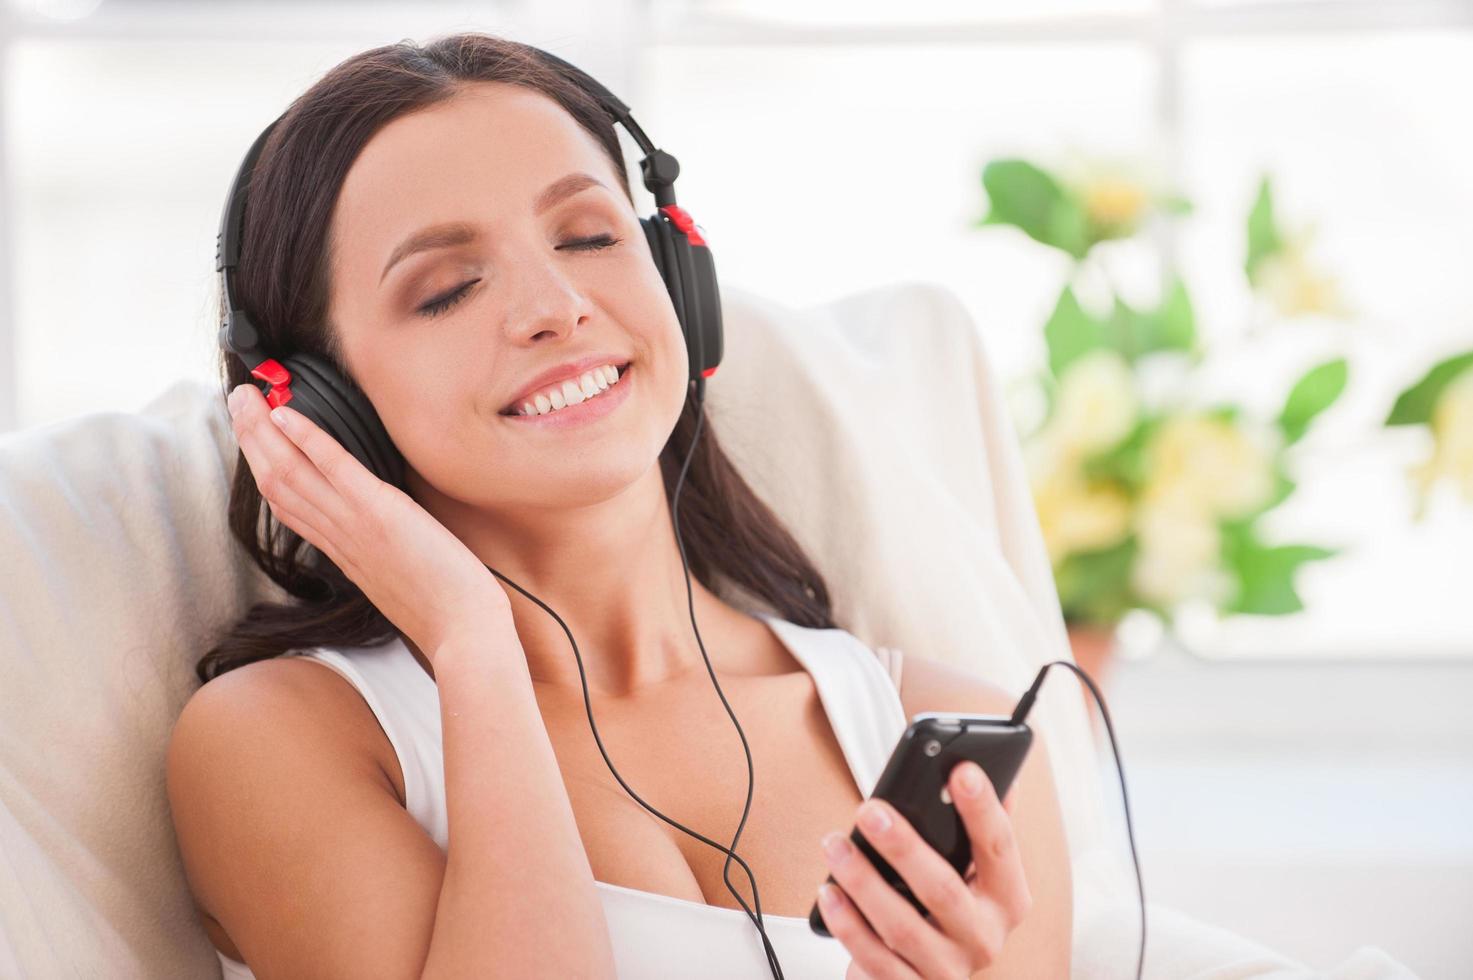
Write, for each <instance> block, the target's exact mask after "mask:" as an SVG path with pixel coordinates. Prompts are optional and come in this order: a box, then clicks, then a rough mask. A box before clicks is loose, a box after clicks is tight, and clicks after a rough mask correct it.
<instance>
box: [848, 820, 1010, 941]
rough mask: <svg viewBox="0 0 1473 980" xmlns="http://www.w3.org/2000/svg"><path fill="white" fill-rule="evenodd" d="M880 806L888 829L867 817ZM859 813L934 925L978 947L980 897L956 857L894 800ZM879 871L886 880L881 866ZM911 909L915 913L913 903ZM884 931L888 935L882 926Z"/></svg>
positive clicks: (863, 827)
mask: <svg viewBox="0 0 1473 980" xmlns="http://www.w3.org/2000/svg"><path fill="white" fill-rule="evenodd" d="M876 811H877V812H878V813H879V814H880V815H882V816H884V817H886V818H888V825H887V826H886V827H884V828H883V829H881V828H880V827H879V826H878V825H873V826H872V825H870V824H868V823H867V822H866V821H867V819H868V818H869V816H870V814H872V813H874V812H876ZM859 813H860V822H859V830H860V833H862V834H863V835H864V839H865V840H867V841H869V843H870V846H871V847H873V848H874V849H875V850H876V851H877V852H879V855H880V857H882V858H884V859H885V861H886V862H887V863H888V864H889V865H890V867H892V868H894V869H895V871H896V873H897V874H899V875H900V877H901V879H902V880H903V881H904V882H905V884H906V886H907V887H909V888H910V890H911V892H912V893H913V894H914V895H915V897H916V898H918V899H920V902H921V904H922V905H924V906H925V907H926V911H927V912H928V913H929V914H930V916H931V917H932V918H933V919H934V920H935V923H934V925H933V928H934V929H936V930H939V931H940V932H941V933H942V934H943V935H944V936H946V937H947V938H949V939H950V940H952V941H953V942H954V944H955V946H956V947H959V948H960V949H962V950H972V949H977V948H978V947H979V946H980V945H981V943H982V940H983V938H984V937H983V932H982V923H981V922H979V919H978V911H977V896H976V894H975V893H974V892H973V891H972V889H971V888H970V887H968V885H967V883H966V882H965V881H963V880H962V876H961V875H960V874H959V873H958V872H957V870H956V869H955V868H953V867H952V866H951V862H950V861H947V860H946V858H944V857H942V856H941V854H940V853H939V852H937V850H936V849H935V848H934V847H932V846H931V845H930V843H928V842H927V841H926V839H925V838H924V837H922V836H921V835H920V832H919V831H917V830H916V829H915V827H914V825H912V824H911V822H910V821H909V820H907V819H906V818H905V816H904V815H903V814H901V813H900V812H899V811H898V810H896V809H895V808H894V807H893V806H891V805H890V803H889V802H887V801H885V800H881V799H870V800H867V801H865V803H864V804H863V805H862V806H861V807H860V808H859ZM875 874H876V875H877V876H878V877H879V878H880V880H881V881H882V882H883V881H884V876H883V875H880V874H879V872H878V870H876V871H875ZM886 890H887V891H889V892H890V893H891V894H894V888H893V886H890V885H889V884H888V883H886ZM850 894H855V900H856V901H857V902H859V904H860V906H861V907H865V906H864V901H863V895H859V894H856V893H855V892H854V891H853V889H850ZM896 897H897V898H899V900H900V901H901V902H902V904H904V905H905V906H906V907H907V908H910V903H909V902H906V901H905V900H904V899H903V898H900V897H899V896H898V895H897V896H896ZM911 911H912V912H914V911H915V910H914V908H911ZM917 914H919V913H917ZM923 921H924V919H923ZM881 935H884V931H883V930H881ZM902 952H904V951H903V950H902Z"/></svg>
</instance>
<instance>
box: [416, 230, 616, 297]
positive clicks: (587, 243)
mask: <svg viewBox="0 0 1473 980" xmlns="http://www.w3.org/2000/svg"><path fill="white" fill-rule="evenodd" d="M623 240H624V239H622V238H615V237H613V236H612V235H598V236H595V237H593V238H580V239H578V240H577V241H573V242H564V243H563V244H562V245H559V246H558V248H560V249H561V248H569V249H572V250H573V251H575V252H597V251H600V250H601V249H605V248H613V247H614V246H615V245H618V244H619V243H620V242H622V241H623ZM480 281H481V280H479V279H472V280H471V281H470V282H468V283H464V284H463V285H460V286H457V287H456V288H455V290H454V291H452V292H449V293H446V294H445V295H444V296H442V297H440V298H439V299H434V300H431V301H430V302H428V303H426V304H425V305H424V306H421V307H420V308H419V309H418V310H415V312H416V313H418V314H419V315H420V316H423V317H435V316H439V315H440V314H441V313H444V312H445V311H446V310H449V309H450V308H451V307H453V306H455V305H456V304H457V303H459V302H460V301H461V300H462V299H464V298H465V297H466V294H467V293H468V292H469V291H470V288H471V287H472V286H474V285H475V284H476V283H478V282H480Z"/></svg>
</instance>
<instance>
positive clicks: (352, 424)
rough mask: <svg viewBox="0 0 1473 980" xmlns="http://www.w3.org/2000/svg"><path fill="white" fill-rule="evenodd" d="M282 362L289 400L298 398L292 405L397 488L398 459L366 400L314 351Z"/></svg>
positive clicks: (399, 475)
mask: <svg viewBox="0 0 1473 980" xmlns="http://www.w3.org/2000/svg"><path fill="white" fill-rule="evenodd" d="M283 366H284V367H285V368H286V369H287V371H288V372H289V373H290V374H291V376H292V382H291V392H292V395H293V399H292V401H293V402H295V401H296V400H297V399H298V398H301V399H302V405H301V406H300V407H299V406H298V405H296V404H293V405H292V407H293V408H299V410H301V411H302V414H304V415H307V416H308V417H309V418H311V419H312V421H313V422H315V423H316V424H317V425H318V426H319V427H320V428H321V429H322V430H323V431H324V432H327V433H328V434H329V435H331V436H332V437H333V438H334V439H336V440H337V441H338V442H339V443H341V444H342V446H343V448H344V449H346V450H348V452H349V453H351V454H352V455H353V457H354V458H355V459H357V460H358V462H360V463H362V464H363V466H364V468H365V469H367V470H368V471H369V472H370V473H372V474H373V475H374V476H376V477H378V478H379V479H380V480H382V481H384V482H385V483H388V484H390V485H392V486H395V487H398V488H400V489H403V479H404V458H403V456H402V455H400V453H399V450H398V449H397V448H396V447H395V446H394V444H393V442H392V440H390V439H389V435H388V432H387V431H386V430H385V429H384V427H383V421H382V420H381V419H380V418H379V417H378V413H377V412H376V411H374V408H373V405H372V404H370V403H369V401H368V399H367V398H366V397H365V396H364V395H363V394H362V393H361V392H359V391H358V390H357V389H355V388H353V387H352V386H350V385H349V384H348V383H347V382H346V381H345V380H344V379H343V377H342V375H340V374H339V373H338V371H337V369H336V368H334V367H333V366H332V365H331V364H329V363H328V362H327V361H325V360H323V359H322V358H320V357H317V356H316V355H314V354H308V353H305V352H303V353H298V354H293V355H291V356H290V357H288V358H287V359H286V360H285V361H284V362H283Z"/></svg>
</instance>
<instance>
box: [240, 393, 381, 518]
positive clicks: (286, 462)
mask: <svg viewBox="0 0 1473 980" xmlns="http://www.w3.org/2000/svg"><path fill="white" fill-rule="evenodd" d="M236 391H237V392H238V396H237V397H238V399H239V400H238V402H237V407H236V414H235V418H234V420H233V421H232V425H233V426H234V427H235V429H236V433H237V434H236V440H237V441H239V439H240V433H242V432H246V431H250V432H252V433H254V434H255V435H256V440H257V443H258V444H259V445H260V447H261V449H262V450H263V452H264V459H265V462H266V463H268V464H270V465H269V467H264V466H257V465H255V464H254V463H253V465H252V466H251V472H252V473H254V474H255V476H256V482H257V484H258V485H259V484H260V483H261V480H262V478H263V476H264V475H265V474H264V472H263V470H264V469H266V468H269V469H270V470H271V471H272V472H273V473H276V472H279V473H280V474H281V479H282V480H283V481H285V482H290V483H291V485H292V488H293V489H295V490H296V491H297V494H298V495H299V496H300V497H302V498H304V499H306V500H308V501H310V502H311V503H312V504H313V505H314V507H315V508H316V510H317V513H318V515H320V517H321V518H324V520H318V521H315V522H314V523H316V524H317V526H318V527H319V528H321V529H322V530H325V531H329V532H335V531H337V530H338V529H340V528H351V527H353V526H354V524H355V520H354V518H353V511H352V507H351V506H350V505H349V502H348V501H347V500H345V499H344V498H343V495H342V494H341V493H339V492H338V491H337V489H336V488H335V487H334V486H333V485H332V484H331V483H330V482H328V479H327V477H326V476H325V475H323V473H322V471H321V468H320V467H319V466H318V465H317V464H316V463H315V462H313V461H312V459H311V458H310V457H308V456H307V454H306V453H305V452H304V451H303V450H302V449H301V448H300V447H299V446H298V445H297V443H296V440H295V439H294V438H293V432H300V431H301V430H302V429H303V428H304V427H308V428H315V426H312V424H311V422H310V420H308V419H307V418H306V416H304V415H302V414H301V413H300V412H296V413H294V414H295V415H296V417H297V418H298V419H299V420H300V421H301V422H302V423H303V424H302V425H297V426H293V427H292V429H293V432H288V431H286V430H283V429H282V428H281V427H280V426H279V425H278V424H276V423H274V422H273V421H272V419H271V415H270V409H271V406H270V405H269V404H268V403H267V402H266V398H265V396H264V395H262V394H261V390H260V389H259V388H257V387H256V386H255V385H253V384H244V385H241V386H240V387H239V388H237V389H236ZM329 438H331V437H329ZM262 489H263V490H264V489H265V488H264V487H263V488H262ZM329 525H330V526H329ZM335 540H336V539H335Z"/></svg>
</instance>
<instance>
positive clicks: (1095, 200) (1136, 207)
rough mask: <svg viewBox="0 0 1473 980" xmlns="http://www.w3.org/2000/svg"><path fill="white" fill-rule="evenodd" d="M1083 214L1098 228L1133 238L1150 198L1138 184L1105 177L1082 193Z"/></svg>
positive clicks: (1123, 179) (1084, 189)
mask: <svg viewBox="0 0 1473 980" xmlns="http://www.w3.org/2000/svg"><path fill="white" fill-rule="evenodd" d="M1080 193H1081V194H1082V195H1083V198H1084V213H1085V214H1086V215H1088V216H1089V220H1090V224H1092V225H1093V226H1094V227H1096V228H1106V229H1109V230H1110V232H1111V234H1114V235H1119V236H1121V237H1125V236H1128V235H1130V234H1132V233H1133V232H1134V231H1135V230H1136V229H1137V228H1138V227H1139V226H1140V220H1141V215H1143V214H1144V213H1145V210H1146V204H1147V203H1148V201H1149V200H1150V196H1149V195H1148V194H1147V193H1146V189H1145V188H1144V187H1142V186H1141V185H1140V184H1138V183H1136V182H1135V181H1132V180H1128V179H1125V178H1121V177H1113V176H1106V177H1103V178H1101V179H1099V180H1096V181H1094V182H1093V183H1090V184H1087V185H1085V186H1084V187H1083V188H1081V189H1080Z"/></svg>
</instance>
